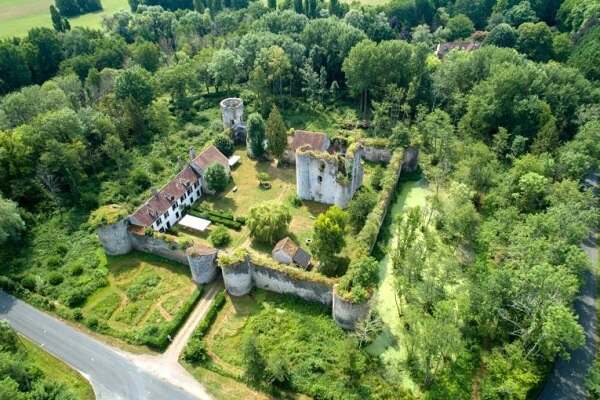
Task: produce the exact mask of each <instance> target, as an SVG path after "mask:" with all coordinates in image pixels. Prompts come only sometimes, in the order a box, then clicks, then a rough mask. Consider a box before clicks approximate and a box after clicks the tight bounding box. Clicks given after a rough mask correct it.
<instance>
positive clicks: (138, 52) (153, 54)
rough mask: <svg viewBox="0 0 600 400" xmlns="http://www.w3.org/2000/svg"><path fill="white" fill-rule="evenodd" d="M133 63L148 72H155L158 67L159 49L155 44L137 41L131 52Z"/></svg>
mask: <svg viewBox="0 0 600 400" xmlns="http://www.w3.org/2000/svg"><path fill="white" fill-rule="evenodd" d="M131 55H132V58H133V61H135V62H136V64H138V65H140V66H141V67H142V68H144V69H145V70H147V71H149V72H156V70H158V67H159V65H160V56H161V53H160V47H158V45H157V44H155V43H151V42H146V41H138V42H135V44H134V45H133V49H132V52H131Z"/></svg>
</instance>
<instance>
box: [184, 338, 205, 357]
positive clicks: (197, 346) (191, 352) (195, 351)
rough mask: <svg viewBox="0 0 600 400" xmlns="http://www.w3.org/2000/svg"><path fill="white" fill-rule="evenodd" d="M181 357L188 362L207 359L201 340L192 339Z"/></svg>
mask: <svg viewBox="0 0 600 400" xmlns="http://www.w3.org/2000/svg"><path fill="white" fill-rule="evenodd" d="M183 358H184V360H185V361H187V362H189V363H201V362H204V361H206V360H207V359H208V355H207V354H206V348H205V347H204V343H203V342H202V341H201V340H196V339H192V340H190V342H189V343H188V345H187V347H186V348H185V351H184V353H183Z"/></svg>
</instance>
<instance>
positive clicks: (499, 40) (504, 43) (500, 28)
mask: <svg viewBox="0 0 600 400" xmlns="http://www.w3.org/2000/svg"><path fill="white" fill-rule="evenodd" d="M483 44H485V45H491V46H496V47H515V45H516V44H517V31H516V29H515V28H513V27H512V26H510V25H509V24H506V23H502V24H498V25H496V26H495V27H494V28H493V29H492V30H491V31H490V33H488V35H487V36H486V38H485V39H484V41H483Z"/></svg>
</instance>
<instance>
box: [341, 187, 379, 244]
mask: <svg viewBox="0 0 600 400" xmlns="http://www.w3.org/2000/svg"><path fill="white" fill-rule="evenodd" d="M375 203H377V195H376V194H375V193H374V192H373V191H372V190H370V189H368V188H362V189H361V190H360V191H359V192H358V193H356V194H355V195H354V197H353V198H352V200H351V201H350V203H349V204H348V209H347V211H348V216H349V222H350V226H351V227H352V229H353V230H354V232H356V233H358V232H359V231H360V230H361V229H362V227H363V226H364V224H365V222H366V221H367V216H368V215H369V213H370V212H371V210H372V209H373V207H374V206H375Z"/></svg>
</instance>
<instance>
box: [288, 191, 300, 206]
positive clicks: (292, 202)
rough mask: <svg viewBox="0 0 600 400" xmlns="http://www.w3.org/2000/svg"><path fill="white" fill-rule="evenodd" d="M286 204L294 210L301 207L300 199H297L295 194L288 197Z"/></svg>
mask: <svg viewBox="0 0 600 400" xmlns="http://www.w3.org/2000/svg"><path fill="white" fill-rule="evenodd" d="M287 202H288V204H289V205H290V206H292V207H294V208H299V207H301V206H302V199H300V197H298V195H297V194H292V195H290V197H288V199H287Z"/></svg>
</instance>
